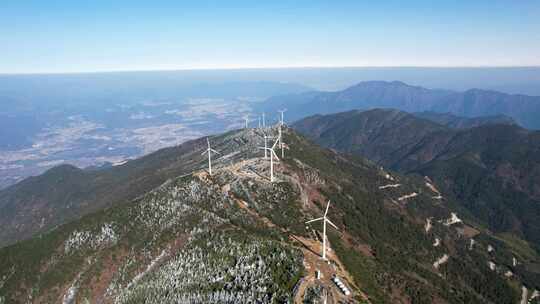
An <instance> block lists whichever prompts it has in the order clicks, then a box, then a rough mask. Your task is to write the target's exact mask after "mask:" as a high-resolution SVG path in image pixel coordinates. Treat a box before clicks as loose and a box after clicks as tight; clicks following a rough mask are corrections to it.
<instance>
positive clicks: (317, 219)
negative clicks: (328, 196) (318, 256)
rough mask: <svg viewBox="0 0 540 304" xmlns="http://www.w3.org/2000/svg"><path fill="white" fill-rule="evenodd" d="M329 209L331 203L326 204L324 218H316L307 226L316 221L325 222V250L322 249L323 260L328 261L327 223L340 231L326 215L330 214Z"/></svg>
mask: <svg viewBox="0 0 540 304" xmlns="http://www.w3.org/2000/svg"><path fill="white" fill-rule="evenodd" d="M328 208H330V201H328V203H327V204H326V211H324V215H323V217H320V218H316V219H314V220H310V221H307V222H306V224H309V223H313V222H316V221H321V220H322V221H323V248H322V258H323V260H326V223H328V224H330V225H331V226H332V227H334V228H335V229H336V230H339V229H338V227H337V226H336V225H334V223H332V222H331V221H330V220H329V219H328V218H327V217H326V215H327V214H328Z"/></svg>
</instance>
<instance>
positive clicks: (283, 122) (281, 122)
mask: <svg viewBox="0 0 540 304" xmlns="http://www.w3.org/2000/svg"><path fill="white" fill-rule="evenodd" d="M278 112H279V113H281V121H280V124H281V125H282V126H283V125H284V124H285V121H284V120H283V113H285V112H287V109H283V110H278Z"/></svg>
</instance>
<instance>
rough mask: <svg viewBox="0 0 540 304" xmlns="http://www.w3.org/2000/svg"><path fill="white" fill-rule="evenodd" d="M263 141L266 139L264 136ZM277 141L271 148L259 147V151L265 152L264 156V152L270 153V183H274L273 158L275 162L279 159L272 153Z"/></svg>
mask: <svg viewBox="0 0 540 304" xmlns="http://www.w3.org/2000/svg"><path fill="white" fill-rule="evenodd" d="M265 139H266V136H265ZM265 143H266V140H265ZM277 143H278V141H277V140H276V142H275V143H274V144H273V145H272V147H271V148H268V147H259V149H264V152H265V155H266V151H268V152H269V153H270V182H272V183H273V182H274V157H275V158H276V160H277V161H279V157H278V156H277V155H276V152H274V148H275V147H276V145H277Z"/></svg>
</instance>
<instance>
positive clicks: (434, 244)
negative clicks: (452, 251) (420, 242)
mask: <svg viewBox="0 0 540 304" xmlns="http://www.w3.org/2000/svg"><path fill="white" fill-rule="evenodd" d="M439 245H441V239H440V238H438V237H436V238H435V242H434V243H433V247H439Z"/></svg>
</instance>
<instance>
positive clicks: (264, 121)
mask: <svg viewBox="0 0 540 304" xmlns="http://www.w3.org/2000/svg"><path fill="white" fill-rule="evenodd" d="M262 126H263V128H266V119H265V118H264V112H263V113H262Z"/></svg>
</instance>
